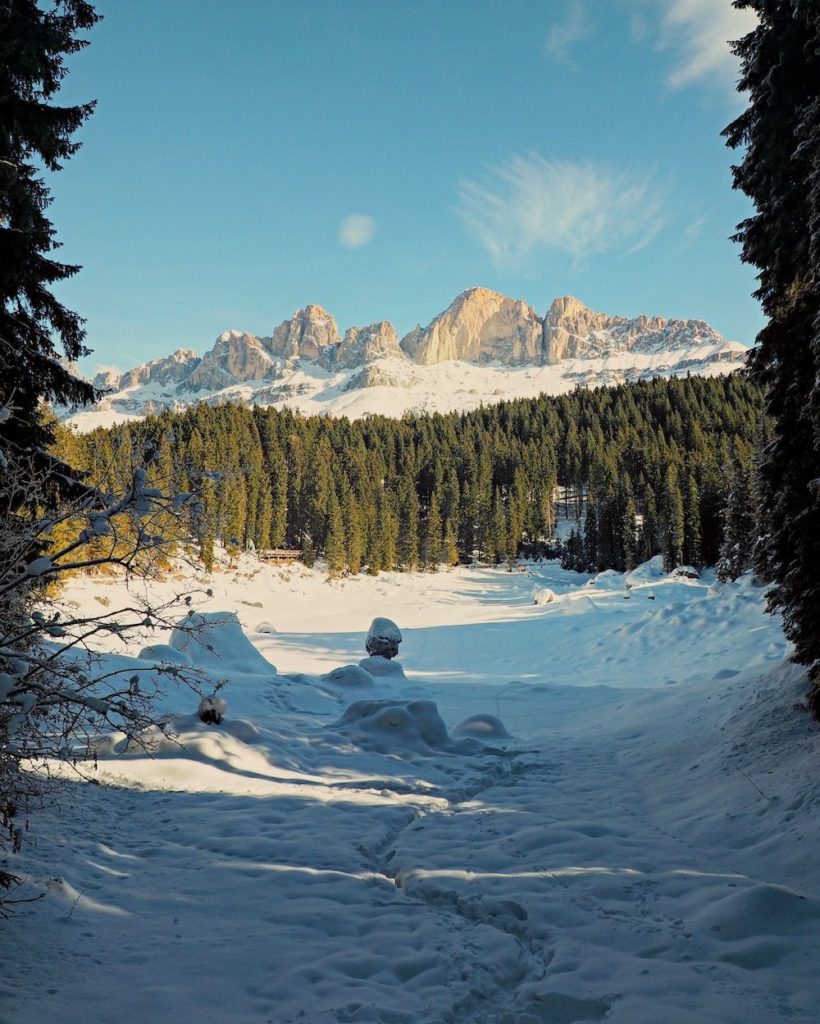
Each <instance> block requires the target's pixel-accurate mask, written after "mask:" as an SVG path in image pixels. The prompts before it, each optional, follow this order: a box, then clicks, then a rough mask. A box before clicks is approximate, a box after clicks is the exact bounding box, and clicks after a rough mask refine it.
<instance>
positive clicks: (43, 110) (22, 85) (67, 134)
mask: <svg viewBox="0 0 820 1024" xmlns="http://www.w3.org/2000/svg"><path fill="white" fill-rule="evenodd" d="M97 20H98V17H97V15H96V14H95V13H94V11H93V9H92V7H91V5H90V4H88V3H85V2H83V0H58V2H57V3H56V4H55V5H54V10H52V11H45V10H43V9H42V8H41V6H40V5H38V4H37V2H36V0H16V2H14V3H3V4H0V408H4V407H5V408H7V409H8V410H9V411H11V410H13V415H12V416H11V417H10V418H9V419H8V420H7V421H6V422H5V423H4V424H3V430H2V432H0V444H2V446H3V448H4V449H5V450H6V452H7V454H6V456H5V457H6V458H7V457H8V453H9V452H19V451H21V450H22V449H31V450H32V451H35V450H36V451H37V452H39V453H40V457H41V459H45V458H46V456H45V454H44V450H45V449H46V448H47V446H48V445H49V443H50V442H51V441H52V440H53V431H52V428H51V426H50V425H49V423H48V422H47V421H46V420H45V419H44V418H43V416H42V414H41V411H40V401H41V400H42V399H45V400H46V401H50V402H58V403H61V404H65V405H71V404H74V403H80V404H82V403H85V402H89V401H92V400H93V399H94V398H96V397H97V392H95V390H94V389H93V388H92V387H91V385H89V384H87V383H86V382H85V381H82V380H80V379H79V378H77V377H76V376H75V375H74V374H72V373H71V372H70V370H68V369H66V367H65V366H64V365H63V363H62V362H60V361H59V357H60V356H61V355H62V356H64V357H65V359H66V360H69V361H74V360H76V359H78V358H79V357H80V356H83V355H86V354H87V350H86V348H85V346H84V344H83V339H84V336H85V331H84V329H83V321H82V319H81V318H80V317H79V316H78V315H77V314H76V313H73V312H71V311H70V310H69V309H67V308H66V307H65V306H64V305H62V303H60V302H59V301H58V300H57V299H56V298H55V297H54V294H53V293H52V291H51V289H52V287H53V286H54V285H55V284H58V283H59V282H61V281H64V280H65V279H66V278H69V277H71V276H72V275H73V274H75V273H76V272H77V271H78V270H79V267H76V266H73V265H71V264H66V263H60V262H58V261H57V260H55V259H54V258H53V255H52V254H53V252H54V250H55V249H56V248H57V247H58V243H57V242H56V240H55V232H54V228H53V226H52V224H51V222H50V221H49V220H48V218H47V217H46V215H45V211H46V209H47V208H48V205H49V203H50V202H51V196H50V192H49V189H48V187H47V185H46V183H45V181H44V178H43V175H42V170H41V168H42V167H45V168H46V169H47V170H48V171H51V172H54V171H59V170H60V169H61V167H62V165H63V162H64V161H65V160H67V159H68V158H69V157H70V156H72V154H74V153H75V152H76V151H77V149H78V148H79V143H78V142H74V141H72V136H73V135H74V133H75V132H76V131H77V129H78V128H79V127H80V125H81V124H82V123H83V121H85V119H86V118H87V117H88V116H89V115H90V113H91V111H92V110H93V107H94V104H93V103H84V104H80V105H76V106H67V107H58V106H56V105H55V104H54V103H53V102H51V101H52V100H53V98H54V96H55V94H56V93H57V91H58V90H59V88H60V84H61V82H62V80H63V78H64V77H65V75H66V71H67V69H66V66H65V61H64V58H65V56H66V55H70V54H73V53H76V52H77V51H78V50H80V49H82V47H84V46H86V45H87V40H85V39H82V38H80V37H79V33H81V32H83V31H86V30H88V29H90V28H91V27H92V26H93V25H94V24H95V22H96V21H97ZM55 341H56V342H57V344H59V346H60V349H61V350H62V351H59V350H58V349H57V348H56V347H55ZM0 454H2V452H0Z"/></svg>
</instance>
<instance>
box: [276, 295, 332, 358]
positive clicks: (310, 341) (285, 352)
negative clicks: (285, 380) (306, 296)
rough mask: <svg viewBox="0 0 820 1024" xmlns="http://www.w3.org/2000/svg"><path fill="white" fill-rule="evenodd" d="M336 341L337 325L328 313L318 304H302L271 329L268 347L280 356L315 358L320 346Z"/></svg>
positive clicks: (325, 346) (319, 355)
mask: <svg viewBox="0 0 820 1024" xmlns="http://www.w3.org/2000/svg"><path fill="white" fill-rule="evenodd" d="M338 342H339V328H338V327H337V326H336V321H335V320H334V319H333V317H332V316H331V315H330V313H328V312H327V310H324V309H322V307H321V306H305V308H304V309H297V310H296V312H295V313H294V314H293V316H292V317H291V318H290V320H285V321H283V322H282V323H281V324H279V326H278V327H277V328H276V329H275V330H274V332H273V337H272V338H271V341H270V351H271V354H272V355H274V356H278V357H279V358H280V359H286V360H289V359H310V360H312V361H314V362H317V361H318V360H319V359H320V358H321V357H322V352H323V349H325V348H327V347H328V346H329V345H336V344H338Z"/></svg>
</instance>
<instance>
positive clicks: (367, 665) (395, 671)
mask: <svg viewBox="0 0 820 1024" xmlns="http://www.w3.org/2000/svg"><path fill="white" fill-rule="evenodd" d="M359 667H360V668H363V669H364V670H365V672H369V673H370V675H371V676H376V677H384V676H392V677H393V678H394V679H404V678H405V676H404V669H403V668H402V667H401V665H400V664H399V663H398V662H397V661H391V660H390V658H383V657H382V656H381V655H380V654H372V655H371V656H370V657H369V658H362V660H361V661H360V662H359Z"/></svg>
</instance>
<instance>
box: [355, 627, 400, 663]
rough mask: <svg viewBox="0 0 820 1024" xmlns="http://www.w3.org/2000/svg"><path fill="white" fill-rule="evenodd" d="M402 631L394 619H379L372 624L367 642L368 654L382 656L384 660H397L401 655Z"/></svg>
mask: <svg viewBox="0 0 820 1024" xmlns="http://www.w3.org/2000/svg"><path fill="white" fill-rule="evenodd" d="M400 643H401V630H400V629H399V627H398V626H397V625H396V623H395V622H393V620H392V619H385V618H381V617H377V618H375V619H373V621H372V622H371V623H370V629H368V631H367V640H366V641H365V645H364V646H365V650H366V651H367V653H368V654H373V655H380V656H381V657H382V658H395V657H396V655H397V654H398V653H399V644H400Z"/></svg>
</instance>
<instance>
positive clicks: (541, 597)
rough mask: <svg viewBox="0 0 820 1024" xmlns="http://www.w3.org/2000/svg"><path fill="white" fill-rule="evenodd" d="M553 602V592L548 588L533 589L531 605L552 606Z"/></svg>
mask: <svg viewBox="0 0 820 1024" xmlns="http://www.w3.org/2000/svg"><path fill="white" fill-rule="evenodd" d="M554 600H555V591H553V590H550V588H549V587H534V588H533V591H532V603H533V604H552V602H553V601H554Z"/></svg>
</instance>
